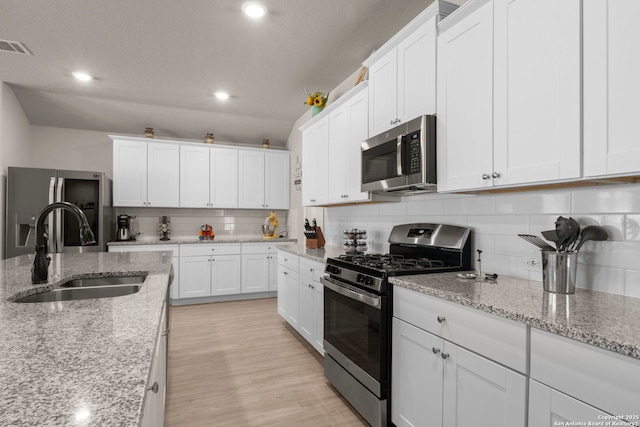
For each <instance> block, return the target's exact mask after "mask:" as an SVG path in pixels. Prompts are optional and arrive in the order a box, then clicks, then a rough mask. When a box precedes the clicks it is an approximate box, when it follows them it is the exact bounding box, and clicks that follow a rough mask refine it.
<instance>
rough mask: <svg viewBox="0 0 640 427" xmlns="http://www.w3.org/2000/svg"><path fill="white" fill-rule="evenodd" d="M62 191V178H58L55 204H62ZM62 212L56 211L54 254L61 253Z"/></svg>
mask: <svg viewBox="0 0 640 427" xmlns="http://www.w3.org/2000/svg"><path fill="white" fill-rule="evenodd" d="M63 189H64V178H58V184H57V186H56V202H62V192H63ZM62 216H63V212H62V210H59V209H56V229H55V230H54V233H55V235H56V252H57V253H59V252H62V248H63V243H62Z"/></svg>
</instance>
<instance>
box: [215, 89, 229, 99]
mask: <svg viewBox="0 0 640 427" xmlns="http://www.w3.org/2000/svg"><path fill="white" fill-rule="evenodd" d="M214 95H215V96H216V98H218V99H220V100H223V101H224V100H225V99H229V94H228V93H227V92H220V91H218V92H215V93H214Z"/></svg>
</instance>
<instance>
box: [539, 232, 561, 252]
mask: <svg viewBox="0 0 640 427" xmlns="http://www.w3.org/2000/svg"><path fill="white" fill-rule="evenodd" d="M542 237H544V238H545V239H547V240H548V241H550V242H553V243H554V244H555V245H556V249H558V248H560V243H562V242H561V241H560V238H559V237H558V233H557V232H556V230H547V231H543V232H542Z"/></svg>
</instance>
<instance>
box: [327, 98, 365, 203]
mask: <svg viewBox="0 0 640 427" xmlns="http://www.w3.org/2000/svg"><path fill="white" fill-rule="evenodd" d="M346 110H347V139H346V141H345V143H344V154H345V157H346V159H347V164H348V167H347V168H345V169H346V173H347V174H346V182H345V194H346V196H347V197H345V200H346V201H348V202H357V201H362V200H367V199H368V198H369V193H368V192H367V191H361V190H360V187H361V185H362V148H361V146H360V143H361V142H362V141H365V140H366V139H367V138H368V137H369V92H368V91H367V90H363V91H362V92H360V93H359V94H358V95H356V96H354V97H353V99H351V100H349V101H347V104H346ZM331 161H332V162H333V156H332V158H331ZM332 170H333V168H332Z"/></svg>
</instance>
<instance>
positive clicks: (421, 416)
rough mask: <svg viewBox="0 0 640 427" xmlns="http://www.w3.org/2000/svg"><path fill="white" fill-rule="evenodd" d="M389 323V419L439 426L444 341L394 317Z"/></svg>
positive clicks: (400, 424)
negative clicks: (390, 331) (390, 327)
mask: <svg viewBox="0 0 640 427" xmlns="http://www.w3.org/2000/svg"><path fill="white" fill-rule="evenodd" d="M392 322H393V323H392V328H393V329H392V330H393V333H392V340H393V343H392V345H391V349H392V352H393V354H392V357H391V395H392V396H393V398H392V399H391V421H393V422H394V423H395V425H396V426H397V427H404V426H407V427H409V426H441V425H442V382H443V378H442V369H443V362H444V359H442V350H443V345H444V341H443V340H442V338H439V337H437V336H435V335H432V334H430V333H428V332H426V331H423V330H422V329H418V328H416V327H415V326H413V325H410V324H408V323H406V322H403V321H402V320H400V319H397V318H395V317H394V318H393V320H392Z"/></svg>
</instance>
